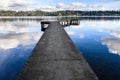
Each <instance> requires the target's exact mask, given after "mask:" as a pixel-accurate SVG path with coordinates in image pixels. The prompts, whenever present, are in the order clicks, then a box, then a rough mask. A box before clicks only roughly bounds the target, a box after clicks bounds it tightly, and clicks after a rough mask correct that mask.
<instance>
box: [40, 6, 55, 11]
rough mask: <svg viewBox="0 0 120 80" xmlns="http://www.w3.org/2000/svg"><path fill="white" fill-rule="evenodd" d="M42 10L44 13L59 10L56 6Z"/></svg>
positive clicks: (42, 8)
mask: <svg viewBox="0 0 120 80" xmlns="http://www.w3.org/2000/svg"><path fill="white" fill-rule="evenodd" d="M40 10H42V11H49V12H50V11H56V10H57V8H56V7H55V6H45V7H41V8H40Z"/></svg>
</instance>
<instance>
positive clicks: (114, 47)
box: [102, 29, 120, 55]
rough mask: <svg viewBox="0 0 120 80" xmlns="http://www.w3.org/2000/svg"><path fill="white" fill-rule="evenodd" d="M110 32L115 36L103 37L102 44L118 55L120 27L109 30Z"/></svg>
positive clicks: (119, 52)
mask: <svg viewBox="0 0 120 80" xmlns="http://www.w3.org/2000/svg"><path fill="white" fill-rule="evenodd" d="M110 34H111V35H113V36H115V38H110V37H106V38H103V42H102V43H103V45H106V46H107V47H108V49H109V51H110V52H111V53H114V54H118V55H120V29H116V30H111V31H110Z"/></svg>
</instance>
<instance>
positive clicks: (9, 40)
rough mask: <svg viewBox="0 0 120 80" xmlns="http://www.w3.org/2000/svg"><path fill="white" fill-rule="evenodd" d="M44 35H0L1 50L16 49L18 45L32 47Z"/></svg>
mask: <svg viewBox="0 0 120 80" xmlns="http://www.w3.org/2000/svg"><path fill="white" fill-rule="evenodd" d="M41 35H42V34H40V33H19V34H16V33H9V34H0V48H1V49H10V48H16V47H17V46H18V45H23V46H26V45H31V44H35V43H37V41H38V40H39V38H40V37H41Z"/></svg>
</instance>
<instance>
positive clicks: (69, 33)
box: [67, 31, 75, 35]
mask: <svg viewBox="0 0 120 80" xmlns="http://www.w3.org/2000/svg"><path fill="white" fill-rule="evenodd" d="M67 33H68V35H75V32H74V31H67Z"/></svg>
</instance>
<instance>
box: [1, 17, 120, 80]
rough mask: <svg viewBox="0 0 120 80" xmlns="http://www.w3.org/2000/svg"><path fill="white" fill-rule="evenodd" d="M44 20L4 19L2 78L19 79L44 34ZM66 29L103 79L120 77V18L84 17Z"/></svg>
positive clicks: (2, 32) (6, 79)
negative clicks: (17, 77)
mask: <svg viewBox="0 0 120 80" xmlns="http://www.w3.org/2000/svg"><path fill="white" fill-rule="evenodd" d="M42 19H44V18H42ZM42 19H39V18H37V19H35V18H34V19H18V18H17V19H16V18H14V19H10V18H9V19H3V18H2V19H0V80H15V79H16V76H17V75H18V73H19V72H20V70H21V68H22V66H23V64H24V63H25V61H26V60H27V58H28V57H29V55H30V54H31V52H32V50H33V48H34V47H35V45H36V43H37V42H38V40H39V39H40V37H41V35H42V34H43V32H41V31H40V30H41V28H40V21H41V20H42ZM49 19H51V18H49ZM54 19H55V18H54ZM65 30H66V31H67V33H68V34H69V35H70V37H71V39H72V40H73V42H74V43H75V45H76V46H77V48H78V49H79V51H80V52H81V54H82V55H83V56H84V58H85V59H86V60H87V62H88V63H89V64H90V66H91V68H92V69H93V70H94V72H95V73H96V75H97V76H98V78H99V79H100V80H120V20H119V19H117V20H111V18H110V19H107V20H104V19H102V20H98V19H94V20H89V19H84V20H80V25H78V26H69V27H66V28H65Z"/></svg>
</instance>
